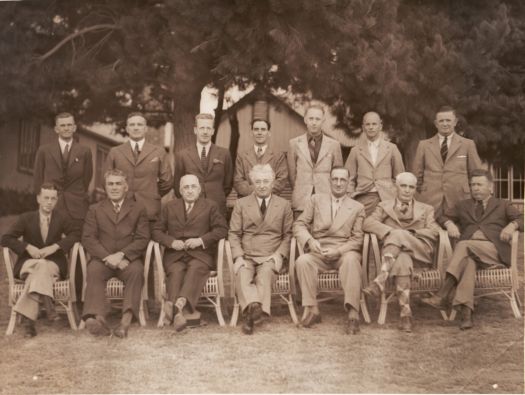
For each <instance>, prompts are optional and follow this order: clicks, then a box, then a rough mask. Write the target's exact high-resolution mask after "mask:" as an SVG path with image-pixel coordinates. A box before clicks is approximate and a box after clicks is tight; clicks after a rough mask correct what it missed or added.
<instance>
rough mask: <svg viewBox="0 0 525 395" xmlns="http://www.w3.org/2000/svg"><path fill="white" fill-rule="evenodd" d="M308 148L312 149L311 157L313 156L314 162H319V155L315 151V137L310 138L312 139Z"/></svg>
mask: <svg viewBox="0 0 525 395" xmlns="http://www.w3.org/2000/svg"><path fill="white" fill-rule="evenodd" d="M308 149H309V150H310V157H311V158H312V162H313V163H316V162H317V155H316V152H315V139H314V138H313V137H311V138H310V141H308Z"/></svg>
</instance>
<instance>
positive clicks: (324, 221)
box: [293, 194, 365, 254]
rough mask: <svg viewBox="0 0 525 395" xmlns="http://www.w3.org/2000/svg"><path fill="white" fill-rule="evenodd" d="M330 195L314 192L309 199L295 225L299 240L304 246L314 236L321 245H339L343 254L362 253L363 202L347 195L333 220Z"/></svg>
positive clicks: (336, 246) (337, 246)
mask: <svg viewBox="0 0 525 395" xmlns="http://www.w3.org/2000/svg"><path fill="white" fill-rule="evenodd" d="M331 199H332V197H331V195H330V194H315V195H312V196H311V197H310V198H309V199H306V205H305V207H304V211H303V212H302V214H301V215H300V216H299V218H297V220H296V221H295V223H294V225H293V234H294V236H295V238H296V239H297V242H298V243H299V244H300V245H301V246H302V247H303V248H304V246H305V245H306V243H307V242H308V240H309V239H310V238H314V239H316V240H318V241H319V242H320V243H321V247H322V248H337V249H338V250H339V251H340V252H341V254H344V253H345V252H348V251H356V252H359V253H361V249H362V247H363V237H364V235H363V230H362V225H363V220H364V218H365V208H364V206H363V205H362V204H361V203H358V202H356V201H355V200H353V199H351V198H349V197H348V196H346V198H345V199H344V200H343V202H342V203H341V206H340V207H339V210H338V211H337V215H336V217H335V218H334V220H332V212H331V207H332V206H331V205H332V201H331Z"/></svg>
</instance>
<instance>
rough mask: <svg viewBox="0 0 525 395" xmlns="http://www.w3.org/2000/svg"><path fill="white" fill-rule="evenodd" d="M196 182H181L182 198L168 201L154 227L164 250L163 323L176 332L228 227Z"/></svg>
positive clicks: (196, 298)
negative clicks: (171, 326) (165, 298)
mask: <svg viewBox="0 0 525 395" xmlns="http://www.w3.org/2000/svg"><path fill="white" fill-rule="evenodd" d="M200 193H201V187H200V185H199V180H198V178H197V177H196V176H194V175H192V174H187V175H185V176H183V177H182V178H181V179H180V194H181V195H182V199H174V200H171V201H169V202H168V203H167V204H166V206H165V207H164V208H163V210H162V214H161V217H160V220H159V221H157V223H156V224H155V228H154V230H153V240H155V241H157V242H159V243H160V244H162V245H163V246H164V247H165V248H166V250H165V253H164V258H163V263H164V270H165V272H166V277H167V278H166V287H167V290H168V299H169V300H168V301H166V302H165V304H164V313H165V320H166V321H167V322H166V323H167V324H168V325H170V324H172V323H173V325H174V327H175V330H176V331H177V332H179V331H181V330H183V329H184V328H185V327H186V324H187V323H186V318H185V317H184V315H183V313H182V310H183V309H184V307H185V306H188V307H189V310H190V312H193V311H194V310H195V309H196V307H197V302H198V301H199V297H200V294H201V292H202V288H203V287H204V285H205V284H206V280H207V279H208V277H209V275H210V271H211V270H213V269H214V268H215V252H216V251H217V243H218V242H219V240H220V239H223V238H225V237H226V236H227V234H228V224H227V223H226V219H224V217H223V216H222V214H221V212H220V210H219V208H218V207H217V203H215V202H214V201H212V200H209V199H206V198H202V197H200Z"/></svg>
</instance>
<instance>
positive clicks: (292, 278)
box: [288, 237, 297, 295]
mask: <svg viewBox="0 0 525 395" xmlns="http://www.w3.org/2000/svg"><path fill="white" fill-rule="evenodd" d="M296 247H297V239H296V238H295V237H292V239H291V240H290V262H289V265H288V276H289V279H290V293H291V294H292V295H297V287H296V285H295V259H296V258H295V249H296Z"/></svg>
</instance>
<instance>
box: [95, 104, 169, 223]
mask: <svg viewBox="0 0 525 395" xmlns="http://www.w3.org/2000/svg"><path fill="white" fill-rule="evenodd" d="M147 131H148V126H147V122H146V118H145V117H144V115H143V114H141V113H139V112H132V113H131V114H129V115H128V117H127V120H126V132H128V134H129V141H128V142H126V143H123V144H121V145H119V146H117V147H113V148H111V149H110V150H109V154H108V158H107V160H106V166H105V171H107V170H111V169H119V170H122V171H123V172H124V173H125V174H126V177H127V182H128V196H127V197H128V198H131V199H134V200H136V201H137V202H139V203H141V204H142V205H143V206H144V207H145V208H146V212H147V213H148V218H149V220H150V222H151V223H152V225H153V223H154V222H155V220H156V219H157V218H158V216H159V214H160V199H161V197H162V196H164V195H166V194H167V193H168V192H169V191H170V190H171V187H172V183H173V174H172V172H171V167H170V164H169V161H168V155H167V154H166V152H165V151H164V150H163V149H162V148H161V147H158V146H156V145H153V144H150V143H148V142H146V138H145V136H146V132H147Z"/></svg>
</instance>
